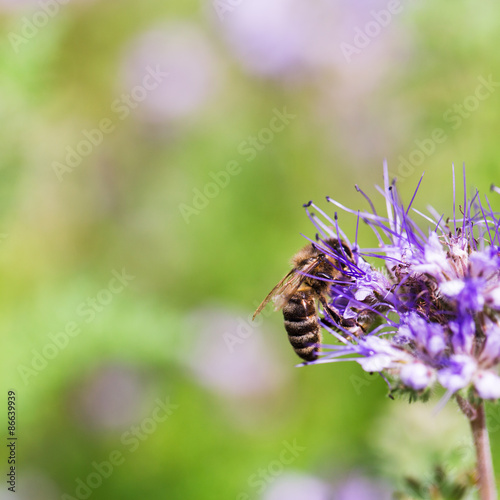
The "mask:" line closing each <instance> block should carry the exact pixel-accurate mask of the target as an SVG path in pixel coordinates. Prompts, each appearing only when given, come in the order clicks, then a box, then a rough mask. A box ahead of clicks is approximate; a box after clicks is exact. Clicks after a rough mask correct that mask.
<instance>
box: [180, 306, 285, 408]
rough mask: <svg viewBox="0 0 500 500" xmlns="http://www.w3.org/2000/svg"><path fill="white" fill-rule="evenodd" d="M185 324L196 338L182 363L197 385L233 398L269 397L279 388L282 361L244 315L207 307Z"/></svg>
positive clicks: (283, 376)
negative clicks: (187, 368)
mask: <svg viewBox="0 0 500 500" xmlns="http://www.w3.org/2000/svg"><path fill="white" fill-rule="evenodd" d="M188 322H189V324H190V325H191V328H190V331H194V332H196V335H197V336H196V338H195V344H194V346H193V347H192V350H191V351H190V352H189V353H186V358H185V361H186V363H187V364H188V365H189V366H190V368H191V370H192V372H193V374H194V375H195V377H196V378H197V380H198V382H199V383H200V384H201V385H203V386H205V387H207V388H209V389H211V390H212V391H215V392H218V393H220V394H221V395H224V396H228V397H237V398H241V397H254V396H271V395H273V394H275V393H276V392H277V391H278V390H280V389H281V388H282V387H283V384H284V383H285V382H286V373H287V372H286V370H285V369H284V364H283V362H282V361H281V360H280V359H279V358H278V357H277V355H276V351H275V350H273V349H270V348H269V340H268V339H264V338H263V335H264V333H263V330H262V328H260V327H259V326H256V325H254V324H252V323H251V321H250V320H249V319H248V318H247V317H246V316H245V315H241V316H237V315H235V314H234V313H231V312H229V311H227V310H225V309H221V308H218V307H207V308H202V309H199V310H197V311H194V312H193V313H191V315H190V316H189V318H188ZM266 336H267V335H266ZM228 339H229V341H228ZM234 339H236V343H234Z"/></svg>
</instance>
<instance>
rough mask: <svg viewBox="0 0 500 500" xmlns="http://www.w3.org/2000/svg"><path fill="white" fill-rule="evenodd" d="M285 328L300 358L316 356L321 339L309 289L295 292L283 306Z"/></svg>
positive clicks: (313, 357) (309, 358)
mask: <svg viewBox="0 0 500 500" xmlns="http://www.w3.org/2000/svg"><path fill="white" fill-rule="evenodd" d="M283 317H284V319H285V329H286V331H287V333H288V340H289V341H290V344H292V347H293V349H294V350H295V352H296V353H297V355H298V356H300V357H301V358H302V359H304V360H306V361H314V360H315V359H317V358H318V352H319V347H318V346H317V345H316V344H318V343H319V342H320V341H321V337H320V328H319V323H318V318H317V315H316V305H315V303H314V295H313V294H312V293H311V292H309V291H300V292H297V293H296V294H295V295H294V296H293V297H291V298H290V300H289V301H288V302H287V304H286V305H285V306H284V307H283Z"/></svg>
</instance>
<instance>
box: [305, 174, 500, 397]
mask: <svg viewBox="0 0 500 500" xmlns="http://www.w3.org/2000/svg"><path fill="white" fill-rule="evenodd" d="M421 182H422V179H420V181H419V183H418V185H417V189H416V190H415V194H414V196H413V198H412V199H411V201H410V203H409V205H408V206H407V207H405V206H404V204H403V202H402V201H401V199H400V197H399V194H398V192H397V189H396V184H395V181H393V182H391V183H390V182H389V178H388V173H387V166H386V165H385V166H384V189H380V188H379V192H380V193H381V194H382V195H383V197H384V199H385V204H386V207H387V214H385V215H379V214H378V213H377V212H376V210H375V208H374V205H373V203H372V202H371V201H370V200H369V198H368V197H367V196H366V195H365V194H364V193H363V192H362V191H361V190H360V189H359V188H357V190H358V191H359V192H360V193H361V194H362V195H363V196H364V197H365V198H366V199H367V200H368V202H369V205H370V208H371V211H360V210H351V209H349V208H347V207H345V206H343V205H341V204H340V203H338V202H336V201H335V200H333V199H331V198H327V200H328V201H329V202H330V203H332V204H334V205H335V206H336V207H338V208H339V209H341V210H343V211H345V212H348V213H351V214H353V215H355V216H356V217H357V225H356V235H355V239H354V242H353V243H351V242H350V241H349V239H348V238H347V236H346V234H345V233H344V232H343V231H342V230H341V228H340V226H339V223H338V217H337V214H335V217H334V218H333V219H332V218H330V217H329V216H328V215H327V214H326V213H325V212H323V211H322V210H320V209H319V208H318V207H317V206H316V205H314V204H313V203H309V204H308V205H307V207H308V208H306V210H307V214H308V216H309V218H310V219H311V221H312V222H313V224H314V225H315V227H316V229H317V230H318V234H317V240H318V247H321V248H323V247H322V243H323V245H324V241H323V240H324V239H326V238H331V237H332V236H333V237H337V238H338V239H342V240H343V242H344V243H345V246H346V248H347V247H348V250H349V249H350V252H348V251H347V252H346V250H345V249H344V247H342V246H341V245H337V246H336V248H330V247H327V246H326V245H324V246H325V248H324V252H325V253H326V254H328V256H329V258H330V259H331V260H333V261H337V262H338V269H339V270H341V272H342V275H341V276H340V277H338V278H337V279H335V280H333V282H332V283H331V286H330V288H329V297H328V299H329V300H328V302H329V308H330V309H331V310H332V311H334V313H335V314H328V311H327V312H326V313H325V328H326V330H327V331H328V332H329V333H331V334H332V335H333V336H334V337H335V339H337V340H338V341H339V342H340V344H339V343H334V344H331V345H325V346H324V352H323V355H322V356H321V357H320V358H319V359H318V360H317V361H314V362H313V363H325V362H336V361H341V360H345V359H352V360H355V361H356V362H357V363H358V364H360V365H361V367H362V368H363V369H364V370H365V371H367V372H379V373H381V374H382V375H383V376H384V377H385V378H386V379H387V380H388V381H389V382H390V383H393V382H394V383H395V384H396V387H401V386H402V387H405V388H407V389H409V390H412V391H422V390H423V389H426V388H428V387H430V386H431V385H433V384H434V383H435V382H436V381H437V382H438V383H439V384H440V385H441V386H442V387H443V388H445V389H446V390H447V393H448V394H449V395H452V394H455V393H456V392H458V391H461V390H467V389H469V388H473V389H474V390H475V392H476V394H477V396H479V397H480V398H483V399H497V398H500V377H499V375H498V365H499V364H500V256H499V254H500V234H499V233H500V231H499V228H500V218H499V216H498V214H497V213H495V212H494V211H493V210H492V208H491V205H490V202H489V200H488V198H486V197H484V202H483V201H482V200H481V199H480V197H479V194H478V193H477V192H476V193H475V195H474V196H473V197H472V199H465V200H464V202H463V205H462V208H461V212H462V214H463V215H462V217H461V218H457V214H456V212H455V207H456V202H455V203H454V210H453V213H452V216H450V217H446V216H445V215H444V214H443V215H439V214H438V213H437V212H436V211H435V210H434V209H432V208H430V209H429V213H430V215H426V214H423V213H421V212H419V211H418V210H416V209H414V208H412V205H413V202H414V200H415V197H416V194H417V191H418V188H419V186H420V183H421ZM453 186H454V196H455V195H456V193H455V183H453ZM464 191H465V173H464ZM309 207H312V208H313V209H314V210H315V211H316V212H317V213H311V212H310V208H309ZM485 207H487V208H485ZM414 214H416V215H417V216H419V217H420V218H421V219H424V220H426V221H427V222H428V223H429V228H428V229H427V230H423V229H421V227H420V226H421V224H420V222H421V221H419V223H417V221H415V220H414V219H413V216H414ZM360 223H365V224H367V225H368V226H369V227H370V228H371V229H372V230H373V231H374V233H375V235H376V237H377V239H378V241H379V248H376V249H371V248H366V249H363V248H360V246H359V245H358V227H359V224H360ZM348 253H349V256H348ZM377 263H380V264H385V270H384V269H383V268H381V266H380V267H379V266H377V265H376V264H377ZM332 318H335V321H332ZM332 324H333V327H332Z"/></svg>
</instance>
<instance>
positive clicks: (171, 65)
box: [123, 21, 223, 123]
mask: <svg viewBox="0 0 500 500" xmlns="http://www.w3.org/2000/svg"><path fill="white" fill-rule="evenodd" d="M148 68H155V69H156V68H158V69H159V70H160V71H161V72H164V73H165V74H166V76H165V78H164V79H163V80H162V81H161V83H160V84H159V85H158V87H157V88H155V89H153V90H151V91H150V92H149V93H148V94H147V96H146V98H145V99H144V100H143V101H142V102H140V103H138V105H137V110H136V111H137V113H138V115H139V116H140V117H141V118H142V119H143V120H145V121H147V122H153V123H162V122H172V121H176V120H180V119H188V118H191V119H195V117H196V114H197V113H200V112H201V111H202V109H203V108H204V107H205V106H206V105H207V104H208V103H209V102H210V100H211V99H212V98H213V97H214V95H215V94H216V93H217V91H218V90H219V89H220V87H221V84H222V78H223V77H222V74H223V68H222V65H221V62H220V61H219V60H218V58H217V56H216V54H215V51H214V50H213V49H212V44H211V42H210V40H209V39H208V38H207V37H206V35H204V33H203V32H202V31H201V30H200V28H198V27H197V26H196V24H194V23H188V22H180V21H179V22H177V23H174V22H172V23H169V24H165V25H164V26H161V25H160V26H157V27H156V28H154V29H151V30H149V31H147V32H146V33H143V34H141V35H140V36H138V37H137V38H136V39H135V40H132V42H131V44H130V47H129V49H128V51H127V52H126V54H125V57H124V63H123V76H124V77H123V85H124V86H125V89H124V90H125V91H130V89H133V88H134V87H135V86H140V85H142V82H143V79H144V76H145V75H146V73H147V71H148Z"/></svg>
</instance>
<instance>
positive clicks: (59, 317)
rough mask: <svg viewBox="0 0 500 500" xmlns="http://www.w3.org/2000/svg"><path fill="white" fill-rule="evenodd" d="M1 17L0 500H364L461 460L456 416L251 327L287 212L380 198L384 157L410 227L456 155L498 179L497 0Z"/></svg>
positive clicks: (273, 323)
mask: <svg viewBox="0 0 500 500" xmlns="http://www.w3.org/2000/svg"><path fill="white" fill-rule="evenodd" d="M0 23H1V29H2V36H1V38H0V116H1V121H0V131H1V134H0V137H1V145H2V147H1V154H0V174H1V177H0V179H1V182H0V209H1V210H0V233H1V234H0V236H1V237H0V277H1V286H0V299H1V300H0V304H1V313H0V328H1V331H2V332H3V335H2V338H3V342H2V355H1V363H0V367H1V368H0V369H1V371H2V386H3V388H4V394H6V391H7V389H14V390H15V391H16V393H17V401H18V435H19V442H18V469H17V473H18V478H17V479H18V481H17V482H18V496H17V498H19V499H23V500H33V499H36V500H45V499H54V498H66V499H69V498H92V499H96V500H98V499H107V500H112V499H115V498H116V499H118V498H119V499H121V500H128V499H137V498H146V499H151V500H156V499H212V498H217V499H226V498H227V499H237V500H245V499H260V498H264V499H266V500H276V499H293V500H301V499H306V498H307V499H312V500H321V499H323V500H326V499H332V498H334V499H340V500H348V499H356V500H364V499H372V500H378V499H388V498H390V497H391V491H393V490H394V489H396V488H398V487H399V486H400V478H401V477H402V476H403V475H404V474H413V475H416V476H419V477H424V478H425V477H429V474H430V471H431V470H432V467H433V465H434V464H435V463H444V464H445V465H446V466H447V467H448V468H449V470H450V473H451V474H452V475H453V474H457V473H458V472H457V471H458V469H457V467H456V458H457V456H459V457H460V458H464V457H465V461H467V460H469V462H470V460H471V459H472V456H471V451H470V447H469V444H468V443H469V442H468V437H467V428H466V425H465V423H464V422H463V421H462V419H461V418H460V416H459V415H457V414H456V412H455V411H454V408H451V405H449V406H450V408H447V409H445V410H444V411H443V412H442V413H441V414H440V415H439V416H437V417H436V416H433V415H432V405H430V406H429V407H420V406H411V407H409V406H408V405H407V404H406V403H403V402H393V401H391V400H389V399H388V398H387V387H386V385H385V383H384V382H383V381H382V380H381V379H380V378H377V377H376V376H373V377H370V376H368V375H366V374H364V372H362V370H361V368H360V367H359V366H358V365H355V364H351V363H340V364H328V365H321V366H315V367H307V368H300V369H298V368H295V367H294V366H295V364H296V363H297V362H298V358H297V357H296V356H295V354H294V353H293V351H292V349H291V348H290V346H289V345H288V341H287V339H286V334H285V331H284V329H283V325H282V317H281V314H280V313H273V312H272V311H271V307H269V308H268V310H265V311H264V314H263V315H262V316H260V318H259V321H258V322H257V323H251V322H250V321H249V318H250V316H251V314H252V313H253V311H254V310H255V307H256V306H257V305H258V303H259V302H260V301H261V300H262V299H263V298H264V297H265V295H266V294H267V293H268V291H269V290H270V289H271V288H272V286H273V285H274V284H275V283H276V282H277V281H278V280H279V279H280V278H281V277H282V276H283V275H284V274H285V273H286V272H287V270H288V269H289V267H288V262H289V259H290V257H291V256H292V255H293V254H294V252H296V251H297V250H298V249H299V248H300V247H301V246H303V245H304V244H305V240H304V239H303V238H302V237H301V235H300V234H301V233H303V234H305V235H307V236H310V237H312V236H313V235H314V228H313V227H312V225H311V224H310V223H309V221H308V220H307V218H306V216H305V214H304V212H303V209H302V204H303V203H305V202H307V201H309V200H311V199H312V200H315V201H316V202H317V203H318V204H319V205H320V206H321V207H322V208H324V209H325V210H327V211H328V213H329V214H330V215H332V216H333V213H334V209H333V206H331V205H329V206H327V204H326V202H325V196H326V195H329V196H331V197H333V198H335V199H337V200H338V201H340V202H341V203H344V204H346V205H348V206H350V207H352V208H355V209H357V208H366V201H365V200H364V199H363V198H362V196H361V195H359V194H357V193H356V191H355V188H354V185H355V184H358V185H359V186H360V187H362V188H363V189H364V191H365V192H367V193H368V194H369V195H370V196H372V198H373V199H374V201H376V202H377V203H378V204H379V205H380V199H379V198H377V196H378V195H377V193H376V190H375V188H374V184H380V183H381V182H382V163H383V160H384V158H386V159H387V161H388V165H389V170H390V171H391V174H392V175H395V176H396V177H398V179H399V187H400V190H401V192H402V195H403V198H404V199H405V200H406V201H407V202H408V201H409V200H410V198H411V196H412V193H413V191H414V189H415V187H416V185H417V183H418V180H419V178H420V175H421V173H422V172H423V171H425V177H424V181H423V184H422V186H421V189H420V191H419V194H418V197H417V200H416V201H415V203H414V206H415V207H417V208H419V209H422V210H425V208H426V206H427V205H428V204H432V205H433V206H434V207H435V208H436V210H437V211H438V212H440V213H446V214H450V213H451V206H452V205H451V200H452V183H451V179H452V177H451V165H452V162H455V164H456V166H457V167H458V168H459V171H461V165H462V163H463V162H465V164H466V167H467V176H468V183H469V185H470V186H472V187H477V188H478V189H479V190H480V191H481V192H483V193H485V192H487V190H488V189H489V186H490V184H491V183H499V182H500V180H499V171H498V159H497V157H498V140H499V137H498V133H499V130H500V113H499V111H500V92H499V91H498V89H499V85H500V59H499V58H498V46H499V43H500V29H499V27H500V26H499V25H500V5H498V3H497V2H494V1H485V2H482V3H481V5H480V6H478V4H477V3H476V2H472V1H463V0H458V1H455V2H453V3H452V2H435V3H432V4H425V3H421V2H404V3H400V2H398V1H397V0H392V1H388V2H386V1H380V0H377V1H373V2H369V1H366V2H361V1H348V0H338V1H333V0H332V1H328V0H314V1H311V2H307V3H306V2H299V1H298V0H273V1H271V2H267V3H266V2H265V1H264V0H252V1H250V0H248V1H246V0H241V1H237V0H231V1H230V0H220V1H211V0H207V1H206V2H204V1H197V2H193V1H187V0H184V1H183V2H180V1H170V2H168V3H167V2H161V1H159V0H145V1H143V2H132V1H130V0H121V1H118V0H115V1H113V0H100V1H99V0H87V1H85V0H74V1H69V0H66V1H62V0H59V1H57V0H37V1H32V0H23V1H21V0H0ZM497 82H499V83H497ZM491 198H492V199H493V201H492V203H493V206H497V207H498V206H499V204H498V202H497V200H496V199H495V197H494V195H492V196H491ZM380 206H381V205H380ZM340 223H341V225H342V227H343V228H344V230H345V231H346V232H347V234H348V235H349V236H350V237H352V236H353V234H354V226H353V220H352V219H351V218H349V217H348V216H346V215H345V214H340ZM360 241H361V244H362V245H363V244H364V245H365V246H370V245H372V244H373V243H374V240H373V236H372V235H371V234H369V233H368V232H367V231H365V228H361V229H360ZM116 276H121V278H120V280H121V281H119V280H118V279H117V278H116ZM5 401H6V396H5ZM5 406H6V405H5ZM4 413H5V412H2V420H1V422H2V428H5V427H6V418H5V417H4V416H3V415H4ZM490 420H492V436H491V438H492V446H493V454H494V458H495V462H496V468H497V471H500V432H498V429H499V428H500V427H499V425H498V422H499V421H500V418H499V413H498V411H497V410H495V409H491V411H490ZM2 432H3V431H2ZM2 435H3V434H2ZM2 460H4V459H2ZM6 461H7V459H6V455H5V461H4V462H3V463H4V464H5V470H7V466H6ZM2 470H3V469H2ZM9 495H10V493H9V492H8V491H7V485H6V484H4V485H3V486H2V488H1V491H0V498H1V499H4V498H10V496H9ZM65 495H66V496H65Z"/></svg>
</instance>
